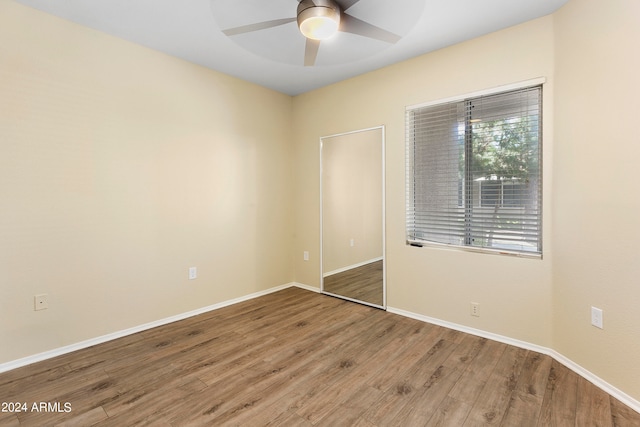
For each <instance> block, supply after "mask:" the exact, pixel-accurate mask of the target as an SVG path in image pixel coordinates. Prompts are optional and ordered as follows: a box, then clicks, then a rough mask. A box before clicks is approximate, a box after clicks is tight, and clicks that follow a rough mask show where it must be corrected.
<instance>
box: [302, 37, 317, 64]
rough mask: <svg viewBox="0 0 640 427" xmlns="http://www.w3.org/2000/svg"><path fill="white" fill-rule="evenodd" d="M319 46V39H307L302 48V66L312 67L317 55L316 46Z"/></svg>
mask: <svg viewBox="0 0 640 427" xmlns="http://www.w3.org/2000/svg"><path fill="white" fill-rule="evenodd" d="M319 47H320V40H312V39H307V44H306V46H305V48H304V66H305V67H313V66H314V65H315V63H316V58H317V57H318V48H319Z"/></svg>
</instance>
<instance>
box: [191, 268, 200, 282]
mask: <svg viewBox="0 0 640 427" xmlns="http://www.w3.org/2000/svg"><path fill="white" fill-rule="evenodd" d="M197 278H198V268H197V267H189V280H193V279H197Z"/></svg>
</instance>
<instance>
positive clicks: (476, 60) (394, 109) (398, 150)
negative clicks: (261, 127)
mask: <svg viewBox="0 0 640 427" xmlns="http://www.w3.org/2000/svg"><path fill="white" fill-rule="evenodd" d="M553 60H554V58H553V19H552V18H551V17H546V18H542V19H538V20H535V21H533V22H529V23H527V24H524V25H520V26H517V27H514V28H510V29H507V30H505V31H501V32H498V33H494V34H491V35H488V36H486V37H482V38H479V39H475V40H472V41H470V42H466V43H463V44H459V45H456V46H453V47H450V48H447V49H444V50H441V51H438V52H434V53H432V54H429V55H425V56H421V57H418V58H415V59H413V60H410V61H406V62H403V63H401V64H397V65H394V66H391V67H387V68H384V69H382V70H379V71H376V72H372V73H369V74H366V75H364V76H360V77H357V78H355V79H351V80H347V81H344V82H341V83H338V84H335V85H332V86H329V87H326V88H323V89H319V90H316V91H314V92H310V93H307V94H304V95H301V96H298V97H296V98H295V99H294V138H295V141H296V147H295V162H294V164H295V168H296V170H295V172H294V174H295V176H296V177H297V185H296V192H295V202H294V206H295V208H296V237H297V238H296V242H295V247H294V251H295V252H294V253H295V255H296V256H295V258H294V259H295V267H296V281H298V282H302V283H306V284H308V285H313V286H319V275H318V271H319V268H318V261H317V258H318V254H317V251H318V249H317V248H319V242H318V233H317V232H316V230H317V228H316V227H317V225H316V224H318V221H319V219H318V212H319V207H318V200H319V199H318V192H317V190H316V189H317V188H318V174H317V173H316V171H317V170H318V164H319V159H318V149H317V144H318V142H317V141H318V137H319V136H321V135H327V134H332V133H339V132H346V131H350V130H355V129H360V128H365V127H371V126H376V125H381V124H384V125H386V126H387V127H386V190H387V199H386V222H387V224H386V225H387V235H386V242H387V254H386V256H387V267H388V272H387V292H388V293H387V297H388V299H387V302H388V305H389V306H390V307H394V308H400V309H403V310H407V311H411V312H414V313H417V314H421V315H426V316H430V317H434V318H438V319H442V320H446V321H449V322H455V323H457V324H461V325H467V326H469V327H474V328H478V329H482V330H486V331H490V332H493V333H497V334H502V335H506V336H509V337H512V338H516V339H521V340H525V341H528V342H532V343H536V344H539V345H544V346H550V345H551V336H552V333H551V331H552V330H551V327H552V325H551V285H552V283H551V256H550V254H551V252H550V246H547V247H546V248H545V250H544V259H543V260H537V259H519V258H515V257H505V256H496V255H486V254H477V253H466V252H458V251H450V250H442V249H434V248H414V247H408V246H406V245H405V139H404V109H405V106H407V105H411V104H416V103H420V102H426V101H432V100H438V99H442V98H448V97H452V96H456V95H461V94H465V93H469V92H474V91H478V90H482V89H488V88H492V87H496V86H500V85H505V84H509V83H514V82H519V81H523V80H528V79H532V78H537V77H546V78H547V84H546V86H545V94H546V96H548V99H546V100H545V102H546V104H545V105H546V109H545V116H544V120H545V123H546V124H547V127H546V131H545V135H544V136H545V142H544V143H545V148H544V156H545V160H546V162H545V174H546V175H545V184H549V186H548V187H545V193H544V200H545V206H546V208H545V217H544V219H545V224H546V225H547V226H546V227H545V234H544V237H545V241H548V240H549V238H550V235H551V234H550V230H551V215H550V214H549V212H550V211H549V206H550V205H551V203H550V200H551V192H550V189H551V182H552V176H551V161H550V158H551V157H550V155H551V153H552V151H553V134H552V132H551V130H552V126H551V123H552V122H553V117H552V112H553ZM304 250H309V251H311V255H312V257H311V260H310V261H309V262H305V261H303V260H302V252H303V251H304ZM298 254H300V256H298ZM471 301H474V302H479V303H480V307H481V308H480V310H481V317H479V318H476V317H471V316H470V315H469V304H470V302H471Z"/></svg>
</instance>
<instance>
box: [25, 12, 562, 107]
mask: <svg viewBox="0 0 640 427" xmlns="http://www.w3.org/2000/svg"><path fill="white" fill-rule="evenodd" d="M15 1H17V2H19V3H22V4H24V5H27V6H31V7H34V8H36V9H40V10H42V11H45V12H48V13H51V14H53V15H56V16H59V17H61V18H64V19H67V20H70V21H73V22H76V23H79V24H81V25H85V26H87V27H91V28H94V29H96V30H99V31H103V32H105V33H108V34H111V35H114V36H116V37H119V38H122V39H125V40H129V41H132V42H134V43H137V44H140V45H143V46H147V47H149V48H152V49H155V50H159V51H161V52H165V53H167V54H169V55H173V56H176V57H178V58H182V59H184V60H187V61H190V62H193V63H196V64H199V65H202V66H205V67H208V68H211V69H214V70H217V71H221V72H223V73H227V74H230V75H233V76H236V77H239V78H241V79H244V80H247V81H250V82H254V83H257V84H259V85H262V86H266V87H269V88H272V89H274V90H277V91H279V92H283V93H286V94H289V95H297V94H300V93H303V92H307V91H309V90H313V89H316V88H319V87H322V86H325V85H328V84H331V83H335V82H337V81H340V80H344V79H347V78H349V77H353V76H356V75H359V74H363V73H366V72H368V71H372V70H375V69H378V68H381V67H384V66H386V65H390V64H393V63H396V62H400V61H403V60H406V59H409V58H412V57H415V56H418V55H421V54H424V53H427V52H431V51H434V50H437V49H440V48H443V47H446V46H450V45H452V44H455V43H459V42H461V41H464V40H469V39H472V38H474V37H478V36H480V35H483V34H487V33H490V32H493V31H497V30H500V29H503V28H507V27H510V26H513V25H516V24H519V23H522V22H525V21H528V20H531V19H535V18H538V17H541V16H544V15H548V14H550V13H553V12H554V11H555V10H557V9H558V8H560V7H561V6H562V5H564V4H565V3H566V2H567V1H568V0H360V1H358V2H356V4H355V5H354V6H353V7H351V8H350V9H349V10H348V11H347V12H348V13H350V14H351V15H353V16H354V17H356V18H359V19H361V20H364V21H367V22H370V23H374V24H375V25H377V26H379V27H382V28H383V29H385V30H389V31H392V32H394V33H396V34H398V35H400V36H402V39H401V40H400V41H399V42H397V43H396V44H391V45H390V44H387V43H382V42H379V41H374V40H372V39H368V38H366V37H362V36H358V35H353V34H347V33H339V35H338V36H336V38H335V39H332V40H331V41H330V42H331V43H332V45H330V44H328V43H329V42H323V44H322V45H321V46H320V49H319V52H318V60H317V62H316V65H315V66H313V67H305V66H304V65H303V58H304V44H305V39H304V37H303V36H302V35H301V34H299V32H298V30H297V27H296V23H295V22H291V23H288V24H286V25H282V26H278V27H275V28H270V29H265V30H260V31H255V32H251V33H246V34H242V35H236V36H230V37H229V36H227V35H225V34H224V33H223V32H222V30H227V29H228V28H229V26H242V25H248V24H254V23H257V22H261V21H265V20H271V19H279V18H292V17H293V18H294V17H295V16H296V8H297V5H298V0H15ZM338 1H340V0H338Z"/></svg>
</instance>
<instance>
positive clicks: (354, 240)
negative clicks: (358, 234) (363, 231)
mask: <svg viewBox="0 0 640 427" xmlns="http://www.w3.org/2000/svg"><path fill="white" fill-rule="evenodd" d="M355 245H356V239H350V240H349V246H351V247H354V246H355Z"/></svg>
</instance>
